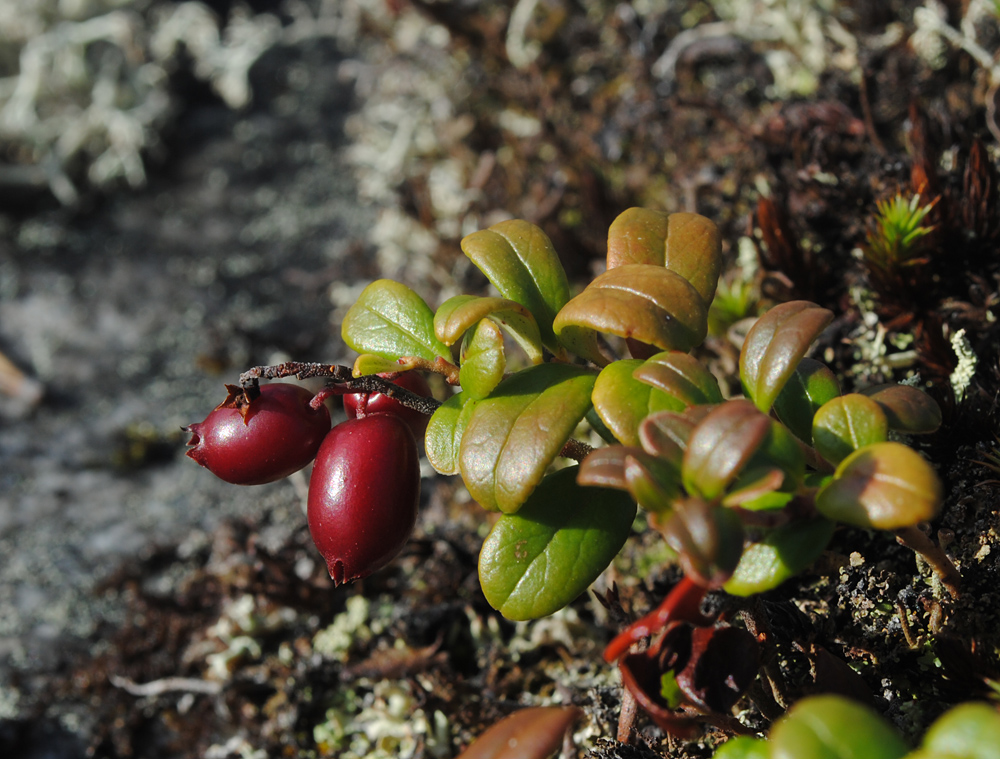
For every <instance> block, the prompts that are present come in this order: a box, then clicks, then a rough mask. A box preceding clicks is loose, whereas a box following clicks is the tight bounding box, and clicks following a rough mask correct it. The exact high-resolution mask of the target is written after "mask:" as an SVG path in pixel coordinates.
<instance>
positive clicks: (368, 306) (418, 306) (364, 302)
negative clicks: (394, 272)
mask: <svg viewBox="0 0 1000 759" xmlns="http://www.w3.org/2000/svg"><path fill="white" fill-rule="evenodd" d="M341 335H342V337H343V338H344V342H345V343H347V345H349V346H350V347H351V348H352V349H353V350H354V351H356V352H358V353H374V354H376V355H378V356H382V357H383V358H389V359H397V358H401V357H403V356H418V357H420V358H423V359H427V360H428V361H433V360H434V359H435V358H437V357H438V356H441V357H442V358H445V359H448V360H449V361H450V360H451V351H449V350H448V346H447V345H444V344H443V343H442V342H441V341H440V340H438V339H437V337H436V336H435V335H434V314H433V313H432V312H431V309H430V307H429V306H428V305H427V304H426V303H424V300H423V298H421V297H420V296H419V295H417V294H416V293H415V292H413V290H411V289H410V288H409V287H407V286H406V285H403V284H400V283H399V282H393V281H392V280H389V279H379V280H376V281H375V282H372V283H371V284H370V285H368V287H366V288H365V289H364V290H363V291H362V292H361V295H360V297H359V298H358V300H357V302H356V303H355V304H354V305H353V306H351V307H350V309H348V311H347V315H346V316H344V323H343V325H342V326H341Z"/></svg>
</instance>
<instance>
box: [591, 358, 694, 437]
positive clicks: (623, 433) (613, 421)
mask: <svg viewBox="0 0 1000 759" xmlns="http://www.w3.org/2000/svg"><path fill="white" fill-rule="evenodd" d="M642 364H643V362H642V361H640V360H639V359H634V358H630V359H623V360H621V361H614V362H612V363H610V364H608V365H607V366H606V367H604V369H602V370H601V373H600V374H599V375H598V377H597V382H596V383H595V384H594V392H593V397H592V400H593V403H594V409H595V411H596V412H597V414H598V416H599V417H600V418H601V421H602V422H604V424H605V425H607V427H608V429H609V430H611V432H612V433H613V434H614V436H615V438H616V439H617V440H619V441H620V442H621V443H623V444H625V445H638V443H639V424H640V423H641V422H642V420H643V419H645V418H646V417H647V416H649V415H650V414H652V413H656V412H657V411H663V410H674V411H680V410H682V409H683V408H684V403H683V402H682V401H680V400H677V399H675V398H673V397H672V396H669V395H667V394H665V393H663V392H661V391H660V390H656V389H654V388H653V387H652V386H651V385H649V384H647V383H644V382H640V381H639V380H637V379H635V378H634V377H633V372H634V371H635V370H636V369H638V368H639V367H641V366H642Z"/></svg>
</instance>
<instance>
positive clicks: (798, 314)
mask: <svg viewBox="0 0 1000 759" xmlns="http://www.w3.org/2000/svg"><path fill="white" fill-rule="evenodd" d="M832 320H833V312H832V311H829V310H827V309H825V308H820V307H819V306H817V305H816V304H815V303H810V302H808V301H804V300H794V301H790V302H788V303H782V304H780V305H778V306H775V307H774V308H772V309H771V310H770V311H768V312H767V313H766V314H764V315H763V316H762V317H760V319H758V320H757V322H756V324H754V325H753V327H751V328H750V331H749V332H748V333H747V336H746V339H745V340H744V341H743V348H742V350H741V351H740V381H741V382H742V384H743V392H744V393H745V394H746V396H747V398H749V399H750V400H752V401H753V402H754V405H756V406H757V408H759V409H760V410H761V411H763V412H764V413H765V414H766V413H768V412H769V411H770V410H771V406H772V405H773V404H774V401H775V399H776V398H777V397H778V394H779V393H780V392H781V389H782V388H783V387H784V386H785V383H786V382H787V381H788V379H789V377H791V376H792V373H793V372H794V371H795V367H796V366H798V363H799V361H800V360H801V359H802V357H803V356H804V355H805V353H806V351H807V350H809V346H810V345H812V343H813V340H815V339H816V337H817V336H818V335H819V333H820V332H822V331H823V330H824V329H825V328H826V326H827V325H828V324H829V323H830V322H831V321H832Z"/></svg>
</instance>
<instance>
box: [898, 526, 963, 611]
mask: <svg viewBox="0 0 1000 759" xmlns="http://www.w3.org/2000/svg"><path fill="white" fill-rule="evenodd" d="M896 540H897V541H898V542H899V543H900V544H901V545H904V546H906V547H907V548H909V549H910V550H911V551H914V552H915V553H917V554H919V555H920V556H922V557H923V559H924V561H926V562H927V563H928V564H930V565H931V569H933V570H934V572H935V573H936V574H937V576H938V577H939V578H940V579H941V584H942V585H944V586H945V587H946V588H947V589H948V592H949V593H951V595H952V596H953V597H955V598H958V597H959V595H960V593H959V590H958V587H959V585H960V584H961V581H962V575H961V574H960V573H959V571H958V567H956V566H955V565H954V563H952V560H951V559H949V558H948V554H946V553H945V552H944V551H943V550H942V549H941V547H940V546H938V545H936V544H935V543H934V541H933V540H931V539H930V538H929V537H927V536H926V535H924V533H922V532H921V531H920V530H918V529H917V528H916V527H912V526H911V527H903V528H902V529H899V530H896Z"/></svg>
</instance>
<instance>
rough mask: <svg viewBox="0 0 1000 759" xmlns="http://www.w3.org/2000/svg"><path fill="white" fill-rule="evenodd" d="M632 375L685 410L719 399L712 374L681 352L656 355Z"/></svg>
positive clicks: (715, 381) (697, 361)
mask: <svg viewBox="0 0 1000 759" xmlns="http://www.w3.org/2000/svg"><path fill="white" fill-rule="evenodd" d="M632 376H633V377H634V378H635V379H637V380H639V381H640V382H643V383H645V384H647V385H651V386H652V387H655V388H656V389H658V390H661V391H662V392H664V393H666V394H667V395H669V396H671V397H672V398H676V399H677V400H678V401H680V402H681V403H682V404H683V405H684V406H685V407H686V406H701V405H704V404H706V403H722V400H723V398H722V391H721V390H720V389H719V381H718V380H717V379H716V378H715V375H714V374H712V373H711V372H710V371H709V370H708V369H707V368H706V367H705V365H704V364H702V363H701V361H699V360H698V359H696V358H695V357H694V356H692V355H690V354H688V353H682V352H681V351H664V352H663V353H657V354H656V355H655V356H653V357H651V358H649V359H647V360H646V361H644V362H643V363H642V364H641V365H640V366H639V367H638V368H636V370H635V371H634V372H633V373H632ZM667 410H671V411H672V410H674V409H667ZM677 410H680V409H677Z"/></svg>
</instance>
